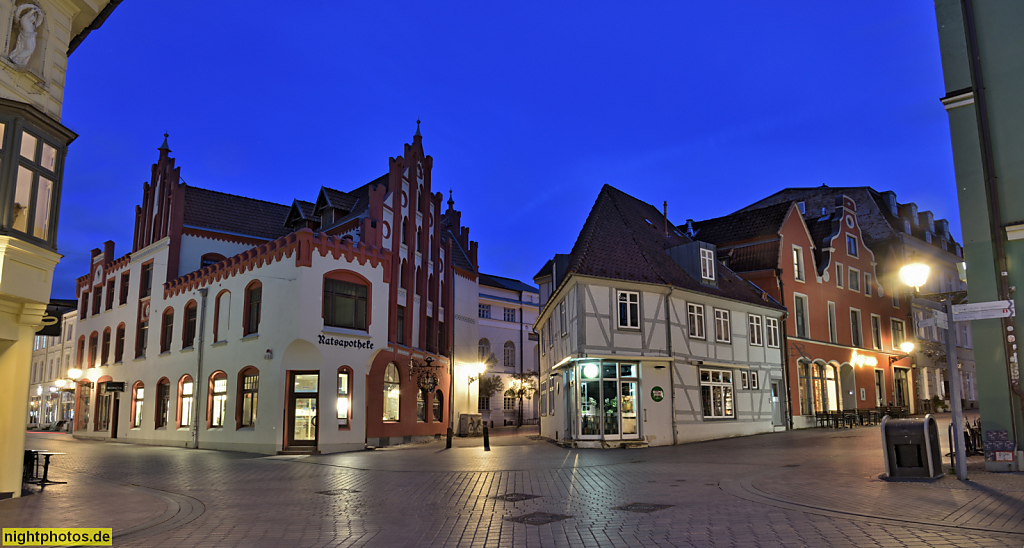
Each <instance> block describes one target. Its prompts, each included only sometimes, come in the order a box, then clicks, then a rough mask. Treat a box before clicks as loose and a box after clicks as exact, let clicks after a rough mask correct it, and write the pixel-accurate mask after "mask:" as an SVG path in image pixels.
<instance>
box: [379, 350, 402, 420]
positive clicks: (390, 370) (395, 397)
mask: <svg viewBox="0 0 1024 548" xmlns="http://www.w3.org/2000/svg"><path fill="white" fill-rule="evenodd" d="M400 385H401V379H400V378H399V376H398V366H397V365H395V364H393V363H389V364H388V367H387V369H385V370H384V415H383V419H384V420H385V421H387V422H393V421H398V420H399V413H398V410H399V396H400V394H399V387H400Z"/></svg>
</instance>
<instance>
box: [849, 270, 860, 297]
mask: <svg viewBox="0 0 1024 548" xmlns="http://www.w3.org/2000/svg"><path fill="white" fill-rule="evenodd" d="M855 279H856V280H857V284H856V286H857V287H854V283H853V281H854V280H855ZM846 287H847V288H849V290H850V291H853V292H856V293H860V270H859V269H856V268H853V267H852V266H851V267H850V268H849V272H847V276H846Z"/></svg>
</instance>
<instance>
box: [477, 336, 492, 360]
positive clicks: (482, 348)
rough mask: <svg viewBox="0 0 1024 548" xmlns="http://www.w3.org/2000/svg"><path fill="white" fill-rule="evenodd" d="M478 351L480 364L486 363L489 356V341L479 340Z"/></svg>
mask: <svg viewBox="0 0 1024 548" xmlns="http://www.w3.org/2000/svg"><path fill="white" fill-rule="evenodd" d="M478 350H479V352H478V354H479V357H480V362H481V363H487V358H489V357H490V356H491V341H489V340H487V339H480V345H479V348H478Z"/></svg>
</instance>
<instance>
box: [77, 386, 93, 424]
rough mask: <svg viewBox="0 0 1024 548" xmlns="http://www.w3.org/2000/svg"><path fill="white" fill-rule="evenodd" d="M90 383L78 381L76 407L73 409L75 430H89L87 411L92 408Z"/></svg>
mask: <svg viewBox="0 0 1024 548" xmlns="http://www.w3.org/2000/svg"><path fill="white" fill-rule="evenodd" d="M91 402H92V381H90V380H89V379H82V380H80V381H78V405H77V406H76V409H75V422H76V424H75V430H88V429H89V410H90V409H91V406H92V403H91Z"/></svg>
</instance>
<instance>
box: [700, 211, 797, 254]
mask: <svg viewBox="0 0 1024 548" xmlns="http://www.w3.org/2000/svg"><path fill="white" fill-rule="evenodd" d="M791 203H792V202H782V203H778V204H774V205H770V206H767V207H762V208H758V209H750V210H745V211H738V212H736V213H733V214H732V215H725V216H723V217H717V218H715V219H708V220H706V221H698V222H695V223H693V229H694V236H693V237H694V239H697V240H700V241H702V242H708V243H711V244H715V245H725V244H727V243H731V242H742V241H746V240H754V239H757V238H764V237H768V236H776V235H778V233H779V229H781V228H782V222H783V221H785V220H786V213H787V212H789V208H790V204H791Z"/></svg>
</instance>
